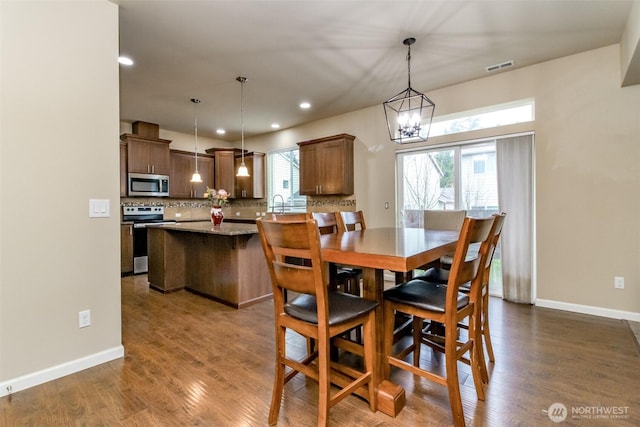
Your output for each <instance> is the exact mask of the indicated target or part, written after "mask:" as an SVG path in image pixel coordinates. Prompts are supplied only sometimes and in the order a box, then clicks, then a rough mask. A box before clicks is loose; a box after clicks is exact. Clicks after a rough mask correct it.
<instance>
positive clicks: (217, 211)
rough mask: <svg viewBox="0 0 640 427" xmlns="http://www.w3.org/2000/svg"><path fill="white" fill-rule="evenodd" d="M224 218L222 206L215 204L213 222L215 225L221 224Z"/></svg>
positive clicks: (212, 213)
mask: <svg viewBox="0 0 640 427" xmlns="http://www.w3.org/2000/svg"><path fill="white" fill-rule="evenodd" d="M223 219H224V214H223V213H222V207H221V206H214V207H212V208H211V222H212V223H213V226H214V227H215V226H219V225H220V224H222V220H223Z"/></svg>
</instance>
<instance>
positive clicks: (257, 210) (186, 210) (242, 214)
mask: <svg viewBox="0 0 640 427" xmlns="http://www.w3.org/2000/svg"><path fill="white" fill-rule="evenodd" d="M140 205H149V206H164V218H165V219H166V220H173V219H174V220H176V221H206V220H209V218H210V215H211V213H210V212H211V203H210V202H208V201H207V200H198V199H164V198H157V197H127V198H121V199H120V206H121V207H122V206H140ZM270 210H271V206H269V205H268V204H267V200H266V199H256V200H251V199H240V200H233V201H231V202H230V203H229V204H228V205H226V206H224V207H223V212H224V215H225V217H226V218H238V219H254V218H256V217H258V216H260V215H262V213H264V212H269V211H270ZM353 210H356V200H355V199H354V198H353V196H346V197H328V196H325V197H307V212H325V211H353Z"/></svg>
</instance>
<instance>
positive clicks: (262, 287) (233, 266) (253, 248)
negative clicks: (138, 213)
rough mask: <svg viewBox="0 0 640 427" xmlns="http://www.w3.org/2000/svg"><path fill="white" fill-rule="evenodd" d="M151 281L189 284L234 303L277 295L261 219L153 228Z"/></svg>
mask: <svg viewBox="0 0 640 427" xmlns="http://www.w3.org/2000/svg"><path fill="white" fill-rule="evenodd" d="M147 238H148V247H149V272H148V280H149V286H150V287H151V288H153V289H155V290H158V291H160V292H165V293H166V292H173V291H178V290H181V289H187V290H189V291H191V292H194V293H196V294H199V295H202V296H205V297H207V298H211V299H213V300H215V301H218V302H221V303H223V304H226V305H229V306H231V307H234V308H242V307H245V306H248V305H250V304H254V303H257V302H260V301H264V300H266V299H270V298H271V296H272V290H271V282H270V278H269V271H268V269H267V263H266V260H265V256H264V253H263V251H262V246H261V244H260V238H259V236H258V228H257V227H256V225H255V224H238V223H222V225H220V226H217V227H214V226H213V224H212V223H211V222H210V221H202V222H182V223H176V224H164V225H157V226H150V227H148V234H147Z"/></svg>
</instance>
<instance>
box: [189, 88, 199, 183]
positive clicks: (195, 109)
mask: <svg viewBox="0 0 640 427" xmlns="http://www.w3.org/2000/svg"><path fill="white" fill-rule="evenodd" d="M191 102H193V126H194V127H195V135H196V150H195V156H196V173H197V172H198V104H199V103H200V100H199V99H196V98H191Z"/></svg>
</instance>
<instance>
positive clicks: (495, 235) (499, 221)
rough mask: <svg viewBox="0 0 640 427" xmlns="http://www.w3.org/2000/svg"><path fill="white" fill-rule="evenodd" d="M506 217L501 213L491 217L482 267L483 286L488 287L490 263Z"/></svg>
mask: <svg viewBox="0 0 640 427" xmlns="http://www.w3.org/2000/svg"><path fill="white" fill-rule="evenodd" d="M506 216H507V214H506V213H504V212H501V213H499V214H495V215H493V218H494V223H493V227H492V228H491V242H490V245H489V248H488V249H487V250H488V253H487V257H486V260H485V263H484V266H483V270H484V277H483V279H482V280H483V285H485V286H488V285H489V275H490V272H491V261H493V254H494V253H495V252H496V248H497V247H498V241H499V240H500V234H501V233H502V226H503V225H504V219H505V217H506Z"/></svg>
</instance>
